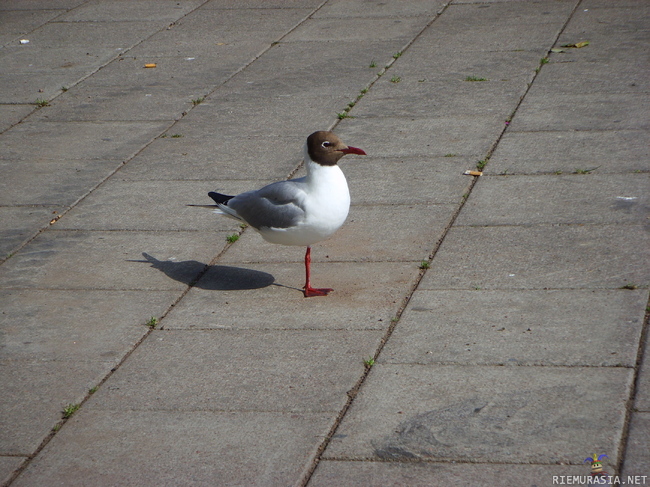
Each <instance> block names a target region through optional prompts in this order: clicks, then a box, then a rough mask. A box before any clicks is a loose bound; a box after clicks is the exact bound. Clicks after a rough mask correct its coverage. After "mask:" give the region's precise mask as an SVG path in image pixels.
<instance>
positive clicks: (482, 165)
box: [476, 157, 490, 171]
mask: <svg viewBox="0 0 650 487" xmlns="http://www.w3.org/2000/svg"><path fill="white" fill-rule="evenodd" d="M489 160H490V159H489V158H487V157H486V158H485V159H483V160H482V161H478V162H477V163H476V169H478V170H479V171H482V170H483V169H485V166H487V163H488V161H489Z"/></svg>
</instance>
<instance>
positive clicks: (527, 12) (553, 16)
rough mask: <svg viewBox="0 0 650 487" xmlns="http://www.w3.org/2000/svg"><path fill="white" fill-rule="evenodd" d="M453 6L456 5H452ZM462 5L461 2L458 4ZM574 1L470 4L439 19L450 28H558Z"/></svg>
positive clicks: (548, 0) (451, 7) (569, 12)
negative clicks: (490, 26) (483, 25)
mask: <svg viewBox="0 0 650 487" xmlns="http://www.w3.org/2000/svg"><path fill="white" fill-rule="evenodd" d="M454 3H456V2H454ZM458 3H462V2H458ZM575 5H576V2H575V1H566V0H563V1H559V2H556V1H553V0H541V1H535V2H518V1H516V2H505V3H504V2H480V3H472V4H470V5H450V6H449V7H448V8H447V9H446V10H445V11H444V15H443V16H442V17H441V18H440V23H444V24H446V23H449V24H453V25H466V24H473V25H478V24H481V23H483V22H486V23H490V24H491V25H494V26H503V25H508V24H510V25H513V24H517V25H518V26H525V27H524V28H527V26H528V24H532V23H539V24H558V25H559V26H561V25H562V24H563V23H564V22H565V21H566V19H567V18H568V16H569V15H570V14H571V12H572V10H573V8H574V7H575Z"/></svg>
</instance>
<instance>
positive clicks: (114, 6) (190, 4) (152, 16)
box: [57, 0, 205, 22]
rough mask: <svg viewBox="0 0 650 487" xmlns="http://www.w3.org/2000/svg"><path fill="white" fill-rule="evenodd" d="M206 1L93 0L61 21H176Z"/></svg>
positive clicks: (64, 16)
mask: <svg viewBox="0 0 650 487" xmlns="http://www.w3.org/2000/svg"><path fill="white" fill-rule="evenodd" d="M202 3H205V2H204V0H184V1H182V2H178V1H176V0H163V1H159V0H136V1H131V2H129V3H128V5H125V4H124V2H121V1H119V0H109V1H105V0H93V1H90V2H86V3H84V5H82V6H79V7H78V8H75V9H74V10H72V11H70V12H68V13H67V14H65V15H62V16H61V17H59V18H58V19H57V20H58V21H61V22H80V21H83V22H89V21H94V22H97V21H107V22H119V21H133V20H134V19H137V20H139V21H143V20H147V21H174V20H176V19H179V18H181V17H183V16H184V15H187V14H188V13H189V12H191V11H192V10H194V9H195V8H197V7H199V6H201V4H202Z"/></svg>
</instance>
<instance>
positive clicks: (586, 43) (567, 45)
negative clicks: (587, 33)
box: [562, 41, 589, 49]
mask: <svg viewBox="0 0 650 487" xmlns="http://www.w3.org/2000/svg"><path fill="white" fill-rule="evenodd" d="M588 45H589V41H582V42H578V43H576V44H562V47H574V48H576V49H580V48H581V47H586V46H588Z"/></svg>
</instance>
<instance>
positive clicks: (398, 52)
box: [393, 51, 402, 59]
mask: <svg viewBox="0 0 650 487" xmlns="http://www.w3.org/2000/svg"><path fill="white" fill-rule="evenodd" d="M401 55H402V51H397V52H396V53H395V54H393V59H397V58H399V57H400V56H401Z"/></svg>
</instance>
